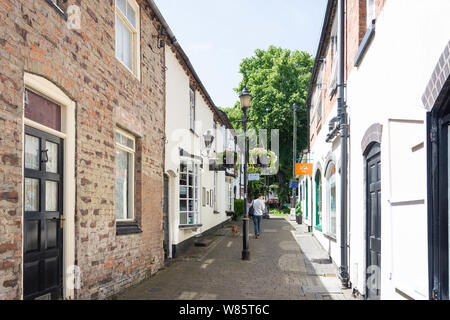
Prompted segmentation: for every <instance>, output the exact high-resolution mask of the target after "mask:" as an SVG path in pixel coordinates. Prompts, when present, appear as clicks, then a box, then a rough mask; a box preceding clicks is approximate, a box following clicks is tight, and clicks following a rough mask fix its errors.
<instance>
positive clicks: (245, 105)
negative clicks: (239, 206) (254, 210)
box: [239, 86, 252, 261]
mask: <svg viewBox="0 0 450 320" xmlns="http://www.w3.org/2000/svg"><path fill="white" fill-rule="evenodd" d="M239 99H240V100H241V108H242V112H243V113H244V118H243V119H242V123H243V124H244V155H245V161H244V203H245V205H244V213H245V214H244V218H243V222H244V223H243V229H244V232H243V249H242V260H246V261H247V260H250V245H249V243H250V241H249V226H250V219H249V217H248V207H247V202H248V156H247V123H248V122H250V121H249V119H248V118H247V112H248V109H250V103H251V101H252V95H251V94H250V92H248V90H247V87H246V86H244V90H243V91H242V94H241V95H240V96H239Z"/></svg>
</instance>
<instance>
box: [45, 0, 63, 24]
mask: <svg viewBox="0 0 450 320" xmlns="http://www.w3.org/2000/svg"><path fill="white" fill-rule="evenodd" d="M47 3H48V4H49V5H50V6H52V7H53V9H55V10H56V12H58V13H59V14H60V15H61V16H62V17H63V18H64V20H66V21H67V15H66V14H65V13H64V11H63V10H62V9H61V8H60V7H58V6H57V4H56V3H54V2H53V1H52V0H47Z"/></svg>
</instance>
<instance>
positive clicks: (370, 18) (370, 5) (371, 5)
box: [366, 0, 376, 29]
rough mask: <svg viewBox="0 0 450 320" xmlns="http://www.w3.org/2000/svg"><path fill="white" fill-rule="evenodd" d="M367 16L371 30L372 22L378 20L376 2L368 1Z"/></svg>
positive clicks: (368, 26)
mask: <svg viewBox="0 0 450 320" xmlns="http://www.w3.org/2000/svg"><path fill="white" fill-rule="evenodd" d="M369 9H370V11H369ZM366 16H367V29H369V28H370V27H371V26H372V21H373V20H375V19H376V7H375V0H367V2H366Z"/></svg>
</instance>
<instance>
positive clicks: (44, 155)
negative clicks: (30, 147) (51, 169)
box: [41, 150, 48, 163]
mask: <svg viewBox="0 0 450 320" xmlns="http://www.w3.org/2000/svg"><path fill="white" fill-rule="evenodd" d="M42 159H43V160H42V161H41V162H42V163H47V162H48V150H42Z"/></svg>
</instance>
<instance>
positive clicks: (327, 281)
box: [114, 218, 351, 300]
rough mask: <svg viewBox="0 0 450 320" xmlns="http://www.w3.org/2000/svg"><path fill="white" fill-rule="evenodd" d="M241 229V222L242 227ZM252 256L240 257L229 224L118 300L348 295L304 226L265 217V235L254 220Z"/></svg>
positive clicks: (238, 241)
mask: <svg viewBox="0 0 450 320" xmlns="http://www.w3.org/2000/svg"><path fill="white" fill-rule="evenodd" d="M239 227H240V230H242V227H241V225H240V226H239ZM250 229H251V234H250V235H251V238H250V250H251V261H248V262H245V261H242V260H241V251H242V234H241V233H240V234H239V236H238V237H233V236H232V232H231V226H230V227H228V228H225V229H223V230H220V231H218V232H217V233H216V234H214V235H212V237H213V238H214V243H213V244H212V245H210V246H209V247H207V248H198V247H197V248H196V247H194V248H192V249H191V250H190V251H189V252H187V253H186V254H185V255H184V256H183V257H180V258H178V259H176V260H175V261H173V262H172V263H171V264H170V265H169V266H168V267H166V268H165V269H163V270H162V271H160V272H158V273H157V274H156V275H155V276H153V277H151V278H150V279H148V280H146V281H144V282H142V283H141V284H139V285H137V286H135V287H133V288H130V289H127V290H125V291H124V292H122V293H121V294H119V295H118V296H116V297H114V298H115V299H120V300H129V299H132V300H286V299H288V300H317V299H319V300H320V299H350V298H351V295H350V293H349V292H342V291H341V289H340V285H339V284H340V282H339V280H338V278H337V275H336V274H337V268H336V267H335V266H334V265H333V264H331V263H329V262H328V261H327V259H328V256H327V254H326V252H324V251H323V249H322V248H321V247H320V245H319V244H318V242H317V240H315V238H314V237H313V236H312V235H311V234H307V233H306V232H305V231H306V227H304V226H299V225H297V223H295V222H290V221H289V220H287V219H284V218H272V219H270V220H263V224H262V235H261V238H260V239H258V240H255V239H254V237H253V232H252V230H253V224H252V223H251V225H250Z"/></svg>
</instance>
